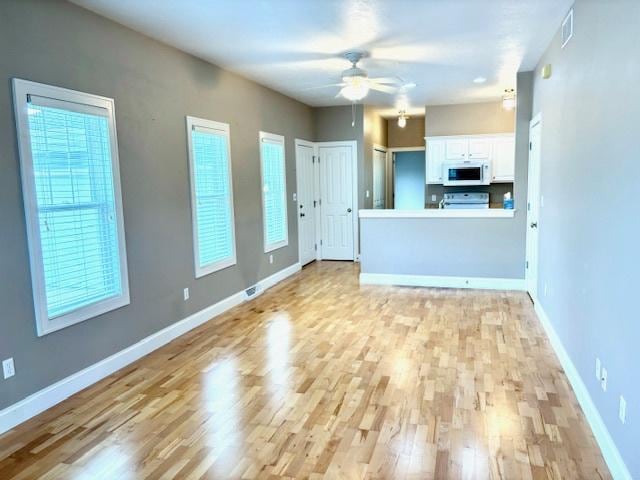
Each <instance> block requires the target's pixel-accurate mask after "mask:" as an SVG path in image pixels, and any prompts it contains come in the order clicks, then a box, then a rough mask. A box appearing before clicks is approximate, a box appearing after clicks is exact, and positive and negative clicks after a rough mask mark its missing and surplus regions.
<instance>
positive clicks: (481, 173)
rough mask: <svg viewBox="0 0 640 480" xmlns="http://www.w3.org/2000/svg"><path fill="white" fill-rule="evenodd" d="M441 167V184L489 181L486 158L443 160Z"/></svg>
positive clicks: (485, 182) (466, 183) (485, 183)
mask: <svg viewBox="0 0 640 480" xmlns="http://www.w3.org/2000/svg"><path fill="white" fill-rule="evenodd" d="M442 168H443V172H442V179H443V182H442V183H443V185H489V183H490V181H491V175H490V172H489V162H488V161H486V160H464V161H455V162H445V163H444V164H443V165H442Z"/></svg>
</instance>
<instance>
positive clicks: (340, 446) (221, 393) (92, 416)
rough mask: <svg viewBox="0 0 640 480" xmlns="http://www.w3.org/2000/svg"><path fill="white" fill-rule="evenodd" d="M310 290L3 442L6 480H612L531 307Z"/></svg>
mask: <svg viewBox="0 0 640 480" xmlns="http://www.w3.org/2000/svg"><path fill="white" fill-rule="evenodd" d="M357 274H358V268H357V266H356V265H354V264H351V263H342V262H323V263H317V264H312V265H310V266H309V267H307V268H305V269H304V270H303V271H302V273H300V274H298V275H296V276H294V277H292V278H291V279H289V280H287V281H285V282H283V283H282V284H280V285H278V286H276V287H274V288H273V289H271V290H269V291H267V292H266V293H265V294H263V295H262V296H261V297H259V298H257V299H255V300H254V301H252V302H249V303H246V304H244V305H242V306H240V307H237V308H235V309H233V310H231V311H230V312H228V313H227V314H225V315H223V316H221V317H218V318H217V319H215V320H214V321H212V322H209V323H208V324H205V325H203V326H202V327H200V328H198V329H196V330H194V331H192V332H190V333H188V334H187V335H185V336H183V337H181V338H179V339H177V340H176V341H174V342H173V343H171V344H169V345H167V346H166V347H164V348H162V349H160V350H158V351H156V352H154V353H153V354H151V355H149V356H147V357H145V358H143V359H141V360H140V361H138V362H136V363H135V364H133V365H131V366H129V367H127V368H125V369H123V370H121V371H120V372H117V373H116V374H114V375H112V376H110V377H109V378H107V379H105V380H103V381H101V382H99V383H97V384H96V385H94V386H92V387H90V388H88V389H86V390H84V391H83V392H80V393H79V394H77V395H75V396H74V397H72V398H70V399H68V400H67V401H65V402H63V403H61V404H60V405H58V406H56V407H54V408H53V409H51V410H49V411H47V412H45V413H44V414H42V415H40V416H39V417H37V418H35V419H33V420H31V421H29V422H27V423H25V424H23V425H21V426H20V427H18V428H16V429H14V430H13V431H11V432H8V433H7V434H5V435H4V436H2V437H0V479H3V480H6V479H99V478H109V479H111V478H113V479H169V478H189V479H200V478H313V479H319V478H329V479H338V478H345V479H361V478H388V479H402V478H413V479H430V478H437V479H445V478H455V479H458V478H461V479H484V478H491V479H509V480H510V479H521V478H522V479H560V478H567V479H600V478H610V474H609V472H608V470H607V468H606V466H605V463H604V461H603V458H602V455H601V453H600V451H599V449H598V447H597V445H596V443H595V440H594V438H593V436H592V434H591V432H590V430H589V428H588V426H587V424H586V421H585V419H584V416H583V414H582V412H581V411H580V408H579V407H578V405H577V401H576V399H575V396H574V394H573V392H572V391H571V389H570V387H569V386H568V382H567V379H566V377H565V375H564V373H563V372H562V370H561V368H560V366H559V364H558V361H557V359H556V358H555V356H554V354H553V351H552V350H551V347H550V345H549V342H548V341H547V339H546V337H545V336H544V334H543V330H542V328H541V326H540V324H539V322H538V320H537V319H536V317H535V315H534V313H533V308H532V306H531V303H530V301H529V299H528V297H527V296H526V294H524V293H517V292H491V291H479V290H445V289H423V288H400V287H374V286H370V287H360V286H359V285H358V278H357Z"/></svg>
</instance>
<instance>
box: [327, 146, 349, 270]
mask: <svg viewBox="0 0 640 480" xmlns="http://www.w3.org/2000/svg"><path fill="white" fill-rule="evenodd" d="M318 157H319V165H320V202H321V203H320V216H321V222H320V223H321V231H322V243H321V246H320V248H321V250H322V258H323V259H327V260H355V259H356V258H357V247H356V246H357V238H358V235H357V216H358V212H357V208H358V205H357V203H358V199H357V186H356V187H355V188H354V183H355V181H357V166H356V149H355V142H324V143H320V144H319V145H318ZM354 190H355V191H354Z"/></svg>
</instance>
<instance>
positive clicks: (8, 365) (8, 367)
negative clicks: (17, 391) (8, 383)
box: [2, 358, 16, 380]
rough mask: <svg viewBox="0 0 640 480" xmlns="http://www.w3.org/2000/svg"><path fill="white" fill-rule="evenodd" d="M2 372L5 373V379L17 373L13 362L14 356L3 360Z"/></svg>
mask: <svg viewBox="0 0 640 480" xmlns="http://www.w3.org/2000/svg"><path fill="white" fill-rule="evenodd" d="M2 372H3V373H4V378H5V380H6V379H7V378H11V377H13V376H14V375H15V374H16V367H15V365H14V364H13V358H7V359H6V360H3V361H2Z"/></svg>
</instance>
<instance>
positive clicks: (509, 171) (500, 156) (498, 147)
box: [491, 135, 516, 183]
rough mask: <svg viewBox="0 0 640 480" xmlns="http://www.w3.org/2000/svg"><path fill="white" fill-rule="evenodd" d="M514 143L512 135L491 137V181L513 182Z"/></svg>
mask: <svg viewBox="0 0 640 480" xmlns="http://www.w3.org/2000/svg"><path fill="white" fill-rule="evenodd" d="M515 155H516V145H515V139H514V138H513V135H509V136H503V137H496V138H494V139H493V155H492V158H491V182H492V183H499V182H513V179H514V177H515Z"/></svg>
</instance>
